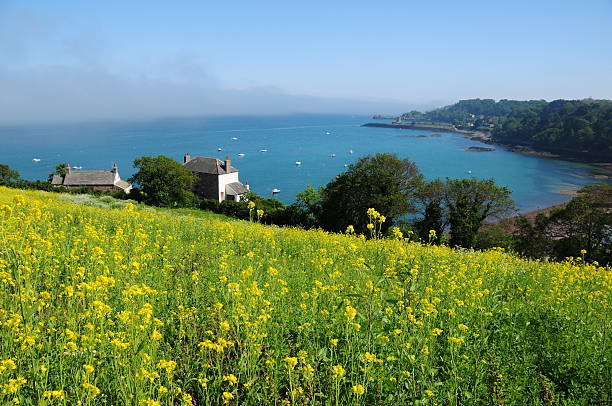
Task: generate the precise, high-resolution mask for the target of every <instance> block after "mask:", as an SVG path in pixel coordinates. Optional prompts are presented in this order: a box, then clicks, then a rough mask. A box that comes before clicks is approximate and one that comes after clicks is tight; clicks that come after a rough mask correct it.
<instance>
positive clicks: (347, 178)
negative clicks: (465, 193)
mask: <svg viewBox="0 0 612 406" xmlns="http://www.w3.org/2000/svg"><path fill="white" fill-rule="evenodd" d="M422 182H423V175H422V174H421V173H420V172H419V170H418V168H417V166H416V165H415V164H414V163H413V162H411V161H409V160H407V159H399V158H398V157H397V156H396V155H395V154H380V153H379V154H376V155H375V156H372V155H368V156H367V157H363V158H360V159H359V160H358V161H357V162H355V163H354V164H352V165H350V166H349V167H348V169H347V170H346V171H345V172H343V173H341V174H340V175H338V176H337V177H336V178H335V179H333V180H332V181H331V182H329V183H328V184H327V185H326V186H325V187H324V188H323V189H322V190H321V214H320V221H321V226H322V227H323V228H324V229H326V230H329V231H345V230H346V228H347V227H348V226H349V225H352V226H353V227H354V228H355V231H356V232H358V233H359V232H365V231H366V226H367V224H368V216H367V213H366V212H367V210H368V208H374V209H376V211H378V212H379V213H380V214H382V215H383V216H385V217H386V218H387V220H386V222H385V223H383V225H382V232H383V233H385V232H386V230H387V229H388V228H389V227H390V226H391V225H393V224H394V223H395V222H396V221H397V219H398V218H399V217H401V216H404V215H406V214H408V213H413V212H415V211H416V206H415V201H416V197H417V191H418V189H419V187H420V185H421V184H422Z"/></svg>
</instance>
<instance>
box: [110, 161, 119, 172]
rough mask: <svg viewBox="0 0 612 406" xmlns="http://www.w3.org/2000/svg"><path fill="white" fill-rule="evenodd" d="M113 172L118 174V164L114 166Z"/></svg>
mask: <svg viewBox="0 0 612 406" xmlns="http://www.w3.org/2000/svg"><path fill="white" fill-rule="evenodd" d="M111 172H113V173H117V172H118V170H117V164H116V163H115V164H113V170H112V171H111Z"/></svg>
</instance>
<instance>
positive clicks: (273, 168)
mask: <svg viewBox="0 0 612 406" xmlns="http://www.w3.org/2000/svg"><path fill="white" fill-rule="evenodd" d="M367 121H370V119H369V117H362V116H335V115H292V116H277V117H216V118H197V119H164V120H151V121H146V122H115V123H88V124H79V125H56V126H29V127H0V141H1V146H2V147H1V148H0V163H6V164H8V165H9V166H10V167H11V168H13V169H16V170H18V171H19V172H20V173H21V176H22V177H24V178H27V179H46V177H47V175H48V174H49V173H50V172H52V171H53V168H54V167H55V165H57V164H58V163H60V162H69V163H70V165H73V166H82V167H83V169H110V168H111V167H112V164H113V162H116V163H117V164H118V165H119V173H120V175H121V177H122V178H124V179H126V178H128V177H129V176H130V175H131V174H132V173H133V168H132V162H133V161H134V159H135V158H138V157H140V156H143V155H151V156H156V155H167V156H169V157H171V158H174V159H176V160H179V161H180V162H182V159H183V154H184V153H185V152H190V153H191V155H192V156H198V155H201V156H211V157H217V158H220V159H223V158H224V157H225V156H226V155H230V157H231V159H232V164H233V165H234V166H235V167H237V168H238V169H239V171H240V180H241V181H242V182H245V181H248V182H249V184H250V185H251V189H252V190H253V191H255V192H256V193H258V194H260V195H263V196H269V195H270V192H271V190H272V189H274V188H278V189H280V190H281V193H280V194H278V195H276V198H278V199H280V200H282V201H284V202H286V203H290V202H292V201H293V200H294V198H295V193H296V192H298V191H301V190H303V189H304V188H305V187H306V185H308V184H311V185H313V186H319V185H324V184H326V183H327V182H329V181H330V180H331V179H332V178H333V177H334V176H335V175H337V174H338V173H339V172H341V171H343V170H344V165H346V164H350V163H351V162H354V161H355V160H356V159H358V158H359V157H361V156H364V155H367V154H372V153H376V152H393V153H396V154H397V155H398V156H399V157H402V158H409V159H411V160H413V161H414V162H416V163H417V165H418V166H419V168H420V169H421V171H422V172H423V173H424V174H425V176H426V177H427V178H435V177H441V178H444V177H469V176H475V177H478V178H495V180H496V181H497V183H498V184H500V185H504V186H508V187H509V188H510V189H511V190H512V191H513V198H514V199H515V201H516V202H517V204H518V206H519V208H520V209H521V210H523V211H527V210H534V209H537V208H542V207H546V206H550V205H553V204H557V203H561V202H563V201H566V200H568V196H566V195H562V194H560V193H559V191H560V190H564V189H576V188H578V187H580V186H581V185H585V184H587V183H592V182H593V178H591V177H589V176H587V174H588V173H589V170H590V169H592V168H591V167H589V166H588V165H583V164H578V163H573V162H567V161H561V160H554V159H545V158H537V157H531V156H525V155H520V154H516V153H512V152H508V151H505V150H503V149H502V148H499V147H495V148H496V151H494V152H466V151H464V150H463V149H464V148H466V147H469V146H486V145H484V144H481V143H479V142H474V141H470V140H467V139H465V138H464V137H463V136H461V135H459V134H448V133H438V134H441V135H442V136H441V137H435V138H419V137H414V136H415V135H420V134H432V133H431V132H427V131H421V130H396V129H386V128H368V127H360V125H361V124H363V123H365V122H367ZM234 138H236V139H234ZM218 148H221V149H222V151H221V152H219V151H217V149H218ZM262 149H267V150H268V152H260V150H262ZM350 150H352V151H353V152H354V153H353V154H350V153H349V151H350ZM238 154H245V155H244V156H243V157H239V156H238ZM332 154H335V155H336V156H335V157H332ZM33 158H38V159H41V161H40V162H33V161H32V159H33ZM296 161H301V162H302V165H301V166H296V165H295V162H296ZM469 171H471V173H470V172H469Z"/></svg>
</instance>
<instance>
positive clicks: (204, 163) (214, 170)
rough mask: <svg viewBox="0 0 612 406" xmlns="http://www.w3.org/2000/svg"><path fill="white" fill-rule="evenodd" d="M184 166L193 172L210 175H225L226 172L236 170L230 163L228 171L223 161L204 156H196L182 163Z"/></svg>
mask: <svg viewBox="0 0 612 406" xmlns="http://www.w3.org/2000/svg"><path fill="white" fill-rule="evenodd" d="M184 165H185V168H187V169H189V170H190V171H191V172H195V173H207V174H211V175H225V174H226V173H234V172H238V169H236V168H234V167H233V166H231V165H230V167H229V171H228V170H226V168H225V162H223V161H220V160H218V159H217V158H206V157H203V156H197V157H195V158H193V159H192V160H191V161H189V162H187V163H185V164H184Z"/></svg>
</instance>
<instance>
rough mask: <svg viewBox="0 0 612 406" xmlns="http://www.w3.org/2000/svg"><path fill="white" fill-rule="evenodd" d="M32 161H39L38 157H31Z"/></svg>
mask: <svg viewBox="0 0 612 406" xmlns="http://www.w3.org/2000/svg"><path fill="white" fill-rule="evenodd" d="M32 162H40V158H32Z"/></svg>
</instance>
